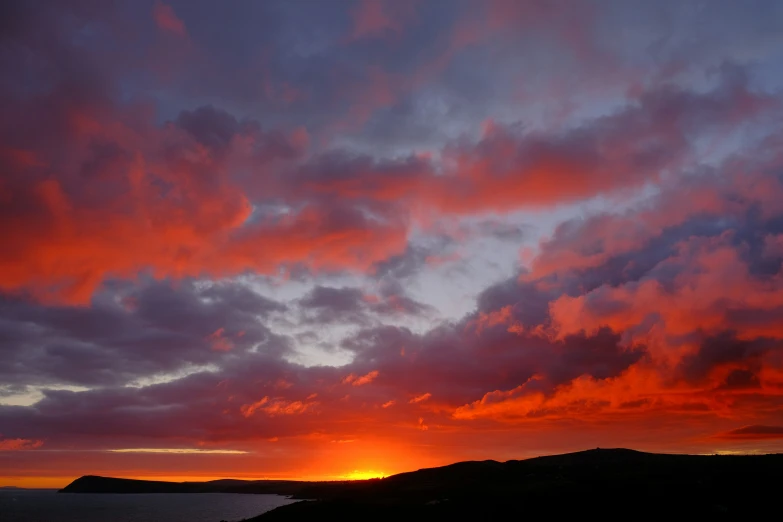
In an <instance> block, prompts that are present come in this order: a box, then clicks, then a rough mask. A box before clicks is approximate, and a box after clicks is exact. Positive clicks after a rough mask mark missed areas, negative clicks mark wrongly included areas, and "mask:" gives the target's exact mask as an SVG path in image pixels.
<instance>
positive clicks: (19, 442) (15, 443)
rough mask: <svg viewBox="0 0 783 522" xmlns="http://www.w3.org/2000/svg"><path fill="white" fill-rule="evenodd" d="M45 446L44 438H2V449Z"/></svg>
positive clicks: (0, 443) (0, 444)
mask: <svg viewBox="0 0 783 522" xmlns="http://www.w3.org/2000/svg"><path fill="white" fill-rule="evenodd" d="M41 446H43V441H42V440H33V439H0V451H21V450H30V449H36V448H40V447H41Z"/></svg>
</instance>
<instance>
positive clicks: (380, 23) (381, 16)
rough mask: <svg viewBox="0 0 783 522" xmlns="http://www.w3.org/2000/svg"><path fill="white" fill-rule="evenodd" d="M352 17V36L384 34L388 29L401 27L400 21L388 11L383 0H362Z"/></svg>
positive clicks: (361, 36) (395, 29)
mask: <svg viewBox="0 0 783 522" xmlns="http://www.w3.org/2000/svg"><path fill="white" fill-rule="evenodd" d="M352 17H353V33H352V38H364V37H372V36H382V35H383V34H384V33H385V32H386V31H399V30H400V29H401V26H400V23H399V22H398V21H396V20H394V19H393V18H392V17H391V16H389V14H388V13H387V11H386V5H385V2H384V1H383V0H360V1H359V3H358V4H357V6H356V9H355V10H354V11H353V12H352Z"/></svg>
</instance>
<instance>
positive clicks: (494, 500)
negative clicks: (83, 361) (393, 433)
mask: <svg viewBox="0 0 783 522" xmlns="http://www.w3.org/2000/svg"><path fill="white" fill-rule="evenodd" d="M782 487H783V454H780V455H759V456H701V455H665V454H655V453H643V452H639V451H633V450H626V449H596V450H589V451H581V452H577V453H568V454H564V455H552V456H546V457H537V458H532V459H528V460H521V461H520V460H511V461H508V462H496V461H493V460H487V461H480V462H475V461H474V462H459V463H456V464H451V465H449V466H443V467H439V468H427V469H420V470H418V471H412V472H408V473H400V474H398V475H393V476H390V477H387V478H384V479H373V480H362V481H342V482H297V481H265V480H258V481H242V480H217V481H212V482H182V483H174V482H155V481H145V480H130V479H114V478H106V477H95V476H85V477H81V478H79V479H77V480H75V481H74V482H73V483H71V484H69V485H68V486H67V487H65V488H64V489H62V490H61V491H62V492H65V493H203V492H221V493H274V494H282V495H292V496H293V497H294V498H299V499H310V500H308V501H305V502H298V503H295V504H290V505H287V506H283V507H280V508H277V509H275V510H272V511H270V512H268V513H264V514H262V515H260V516H258V517H256V518H253V519H251V520H252V521H254V522H266V521H270V522H274V521H289V520H341V522H344V521H353V520H357V521H358V520H368V519H370V520H402V521H404V522H412V521H417V520H427V521H428V522H431V521H433V520H471V519H473V520H495V519H497V520H506V519H510V518H517V519H522V518H526V517H546V519H552V517H554V519H558V520H559V519H563V518H564V517H582V518H584V517H586V516H589V517H591V518H592V517H599V518H600V519H603V520H608V519H609V520H623V521H626V520H662V519H674V520H680V519H683V518H693V519H697V520H702V519H709V520H728V519H732V520H735V519H739V520H745V519H749V518H752V517H759V516H762V515H764V514H765V513H767V512H769V513H773V512H776V511H777V510H778V509H779V506H778V502H777V498H778V495H779V492H780V491H781V488H782ZM248 522H250V521H248Z"/></svg>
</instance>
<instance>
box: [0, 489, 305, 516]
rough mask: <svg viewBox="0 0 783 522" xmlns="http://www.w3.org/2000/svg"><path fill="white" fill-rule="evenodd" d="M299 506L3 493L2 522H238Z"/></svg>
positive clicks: (227, 496) (204, 498)
mask: <svg viewBox="0 0 783 522" xmlns="http://www.w3.org/2000/svg"><path fill="white" fill-rule="evenodd" d="M291 502H295V501H294V500H290V499H288V498H287V497H283V496H280V495H245V494H232V493H139V494H111V493H101V494H95V493H57V491H55V490H40V489H39V490H33V489H19V490H0V522H220V521H221V520H227V521H229V522H234V521H237V520H242V519H245V518H251V517H254V516H257V515H260V514H261V513H265V512H267V511H270V510H272V509H274V508H276V507H278V506H283V505H285V504H290V503H291Z"/></svg>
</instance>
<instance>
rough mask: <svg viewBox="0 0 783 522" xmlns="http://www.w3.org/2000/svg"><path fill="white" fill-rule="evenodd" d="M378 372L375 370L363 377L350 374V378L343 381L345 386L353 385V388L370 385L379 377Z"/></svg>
mask: <svg viewBox="0 0 783 522" xmlns="http://www.w3.org/2000/svg"><path fill="white" fill-rule="evenodd" d="M378 373H379V372H378V370H373V371H371V372H370V373H368V374H367V375H362V376H356V375H354V374H350V375H349V376H348V377H346V378H345V379H343V384H351V385H353V386H363V385H365V384H370V383H371V382H372V381H374V380H375V378H376V377H378Z"/></svg>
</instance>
